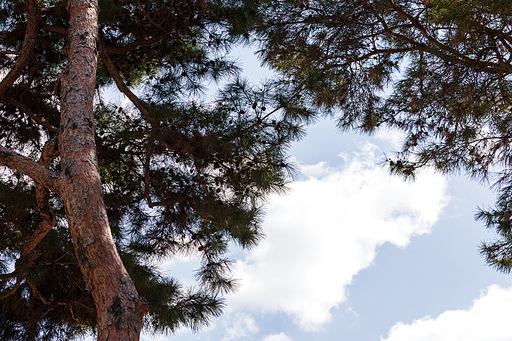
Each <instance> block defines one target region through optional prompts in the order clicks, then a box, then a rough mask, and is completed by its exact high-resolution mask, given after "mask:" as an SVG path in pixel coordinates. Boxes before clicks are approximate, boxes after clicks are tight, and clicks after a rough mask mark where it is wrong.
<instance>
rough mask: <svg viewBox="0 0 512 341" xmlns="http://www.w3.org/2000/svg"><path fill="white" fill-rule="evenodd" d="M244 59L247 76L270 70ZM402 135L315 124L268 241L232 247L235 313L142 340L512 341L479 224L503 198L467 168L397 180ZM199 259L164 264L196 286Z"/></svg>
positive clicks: (502, 291) (297, 156) (509, 310)
mask: <svg viewBox="0 0 512 341" xmlns="http://www.w3.org/2000/svg"><path fill="white" fill-rule="evenodd" d="M243 55H244V56H243V59H242V64H245V65H243V66H244V68H245V69H246V70H248V72H246V73H245V75H248V76H249V77H251V78H252V79H254V80H255V81H257V80H258V79H259V78H258V77H261V76H265V75H266V74H268V73H267V71H265V70H264V69H261V68H258V67H257V66H258V64H259V63H258V62H257V61H256V60H254V59H253V57H251V56H250V54H248V53H247V51H245V52H243ZM400 139H401V136H400V134H398V133H396V132H392V131H381V132H379V133H378V134H376V135H374V136H371V137H368V136H358V135H354V134H341V133H339V132H338V131H337V130H336V127H335V123H334V122H333V121H331V120H322V121H320V122H318V123H317V124H315V125H313V126H311V127H309V128H308V135H307V137H306V138H305V139H304V140H302V141H300V142H298V143H296V144H295V145H294V146H293V148H292V149H291V151H290V154H291V157H292V158H293V159H294V161H295V163H296V164H297V166H298V167H299V169H300V171H301V175H300V177H299V178H298V179H297V180H296V181H295V182H294V183H293V184H291V186H290V192H289V193H288V195H285V196H274V197H272V198H271V199H270V201H269V204H268V206H267V214H266V218H265V221H264V223H263V227H264V231H265V233H266V239H265V240H264V241H262V242H261V243H260V245H259V246H258V247H256V248H254V249H253V250H249V251H241V250H238V249H233V257H234V258H235V259H236V263H235V266H234V275H235V276H236V277H237V278H239V279H240V283H241V284H240V288H239V291H238V292H237V293H235V294H233V295H230V296H228V297H227V308H226V311H225V313H224V314H223V315H222V316H221V317H220V318H218V319H215V320H214V321H212V324H211V326H209V327H206V328H204V329H203V330H201V331H199V332H196V333H192V332H191V331H189V330H186V329H183V330H180V331H179V332H178V333H177V334H175V335H167V336H165V335H148V334H145V335H144V336H143V337H142V339H143V340H147V341H157V340H158V341H163V340H176V341H191V340H201V341H208V340H218V341H231V340H232V341H237V340H254V341H304V340H308V341H309V340H315V341H334V340H350V341H351V340H357V341H360V340H362V341H381V340H385V341H406V340H407V341H409V340H415V341H418V340H419V341H443V340H446V341H453V340H465V341H468V340H469V341H477V340H481V341H498V340H511V339H512V329H511V328H509V325H508V323H507V322H508V319H509V317H510V316H511V315H512V281H511V277H510V276H507V275H503V274H499V273H497V272H496V271H495V270H494V269H491V268H489V267H487V266H486V265H485V263H484V260H483V258H482V257H481V256H480V255H479V253H478V246H479V244H480V242H481V241H482V240H485V239H489V238H492V237H493V236H492V234H490V233H488V232H487V231H486V230H485V229H484V227H483V226H482V224H481V223H478V222H475V221H474V219H473V217H474V213H475V211H476V209H477V206H489V205H492V204H493V202H494V195H493V193H492V192H491V191H490V190H488V189H485V188H484V187H482V186H480V185H479V184H477V183H475V182H473V181H469V180H467V179H466V178H465V177H464V175H451V176H442V175H439V174H434V173H433V172H430V171H425V172H423V173H421V174H420V176H419V177H418V179H417V180H416V181H415V182H413V183H410V182H404V181H402V180H401V179H399V178H395V177H391V176H390V175H389V174H388V171H387V169H386V168H383V167H382V166H381V165H380V163H381V161H382V159H383V157H384V153H385V152H387V153H389V152H390V151H391V150H392V149H393V148H398V146H399V143H400ZM196 265H197V261H196V260H193V259H181V258H179V259H173V260H169V261H168V262H166V263H165V264H163V265H162V269H163V270H164V272H165V273H167V274H169V275H175V276H177V277H179V278H181V279H184V280H185V281H189V282H190V283H192V282H193V270H194V268H195V267H196Z"/></svg>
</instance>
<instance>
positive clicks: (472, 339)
mask: <svg viewBox="0 0 512 341" xmlns="http://www.w3.org/2000/svg"><path fill="white" fill-rule="evenodd" d="M510 316H512V287H510V288H502V287H500V286H498V285H492V286H490V287H488V288H487V289H486V290H485V291H484V292H482V294H481V296H480V298H478V299H476V300H475V301H474V302H473V304H472V305H471V307H470V308H469V309H467V310H449V311H445V312H444V313H442V314H441V315H439V316H438V317H436V318H432V317H430V316H426V317H424V318H422V319H419V320H416V321H414V322H413V323H411V324H404V323H402V322H399V323H397V324H395V325H394V326H393V327H392V328H391V329H390V331H389V334H388V338H387V339H383V338H382V337H381V340H382V341H383V340H385V341H409V340H414V341H459V340H464V341H509V340H512V328H510Z"/></svg>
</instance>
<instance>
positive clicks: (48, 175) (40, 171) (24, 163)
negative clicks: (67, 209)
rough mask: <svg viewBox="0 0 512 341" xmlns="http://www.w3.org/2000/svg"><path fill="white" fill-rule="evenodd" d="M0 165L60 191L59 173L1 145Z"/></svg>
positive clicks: (55, 190) (57, 191)
mask: <svg viewBox="0 0 512 341" xmlns="http://www.w3.org/2000/svg"><path fill="white" fill-rule="evenodd" d="M0 165H2V166H6V167H9V168H11V169H14V170H17V171H18V172H20V173H23V174H25V175H27V176H28V177H30V178H32V179H33V180H34V181H35V182H37V183H40V184H42V185H43V186H45V187H46V188H49V189H50V190H52V191H54V192H56V193H59V192H60V184H59V175H58V174H57V173H55V172H52V171H51V170H49V169H48V168H46V167H44V166H42V165H40V164H39V163H37V162H35V161H34V160H32V159H30V158H28V157H26V156H23V155H21V154H18V153H16V152H15V151H12V150H10V149H8V148H5V147H4V146H0Z"/></svg>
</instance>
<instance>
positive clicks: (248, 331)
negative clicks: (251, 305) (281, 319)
mask: <svg viewBox="0 0 512 341" xmlns="http://www.w3.org/2000/svg"><path fill="white" fill-rule="evenodd" d="M226 321H228V323H229V324H230V325H228V326H226V328H225V330H226V333H225V335H224V338H223V339H222V340H223V341H229V340H238V339H241V338H247V337H248V336H249V335H254V334H256V333H257V332H258V331H259V328H258V326H257V325H256V321H255V320H254V318H253V317H252V316H250V315H247V314H244V313H237V314H235V315H234V316H229V318H227V319H226Z"/></svg>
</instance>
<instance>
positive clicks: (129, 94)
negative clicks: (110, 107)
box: [100, 42, 151, 121]
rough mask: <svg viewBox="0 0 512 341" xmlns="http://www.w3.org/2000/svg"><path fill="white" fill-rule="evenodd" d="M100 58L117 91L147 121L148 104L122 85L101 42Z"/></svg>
mask: <svg viewBox="0 0 512 341" xmlns="http://www.w3.org/2000/svg"><path fill="white" fill-rule="evenodd" d="M100 56H101V59H102V60H103V62H104V63H105V66H106V67H107V71H108V73H109V74H110V76H111V77H112V79H114V82H115V83H116V85H117V88H118V89H119V91H121V92H122V93H123V94H125V95H126V97H128V99H129V100H130V101H132V103H133V104H134V105H135V106H136V107H137V109H139V110H140V112H141V114H142V116H144V118H146V119H147V120H148V121H149V118H148V114H149V111H150V110H151V108H150V106H149V104H147V103H146V102H145V101H143V100H141V99H140V98H139V97H137V95H135V94H134V93H133V92H132V91H131V90H130V88H128V86H127V85H126V84H125V83H124V81H123V78H122V77H121V75H120V74H119V72H118V71H117V69H116V66H115V65H114V63H113V62H112V60H111V59H110V57H109V55H108V52H107V50H106V49H105V46H104V45H103V42H100Z"/></svg>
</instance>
